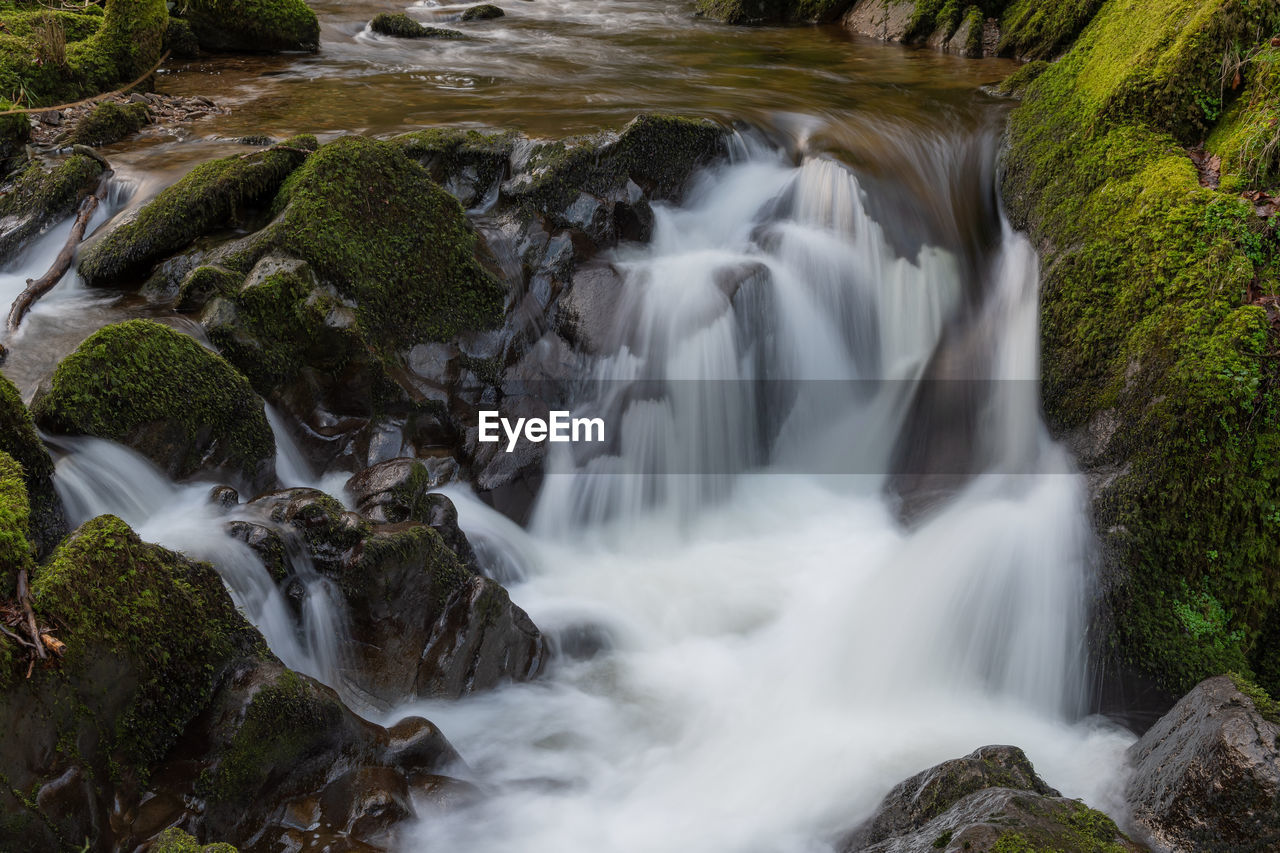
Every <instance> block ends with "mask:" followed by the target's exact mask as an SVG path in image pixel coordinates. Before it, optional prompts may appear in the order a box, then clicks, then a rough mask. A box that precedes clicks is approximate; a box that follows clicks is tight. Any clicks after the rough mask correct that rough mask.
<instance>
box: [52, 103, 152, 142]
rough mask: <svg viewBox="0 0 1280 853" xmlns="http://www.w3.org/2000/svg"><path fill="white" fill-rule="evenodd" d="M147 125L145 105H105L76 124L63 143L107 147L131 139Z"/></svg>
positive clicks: (148, 117)
mask: <svg viewBox="0 0 1280 853" xmlns="http://www.w3.org/2000/svg"><path fill="white" fill-rule="evenodd" d="M150 121H151V113H150V111H149V110H148V109H147V107H146V105H145V104H133V103H129V104H117V103H116V102H115V101H104V102H102V103H101V104H98V105H97V106H96V107H94V108H93V110H92V111H90V112H89V113H88V115H86V116H85V117H84V118H82V119H80V121H79V122H77V123H76V126H75V127H74V128H72V129H71V133H70V134H69V135H68V136H67V140H66V141H67V143H68V144H70V145H89V146H97V145H110V144H111V143H113V142H119V141H120V140H121V139H125V138H126V137H129V136H132V135H133V134H135V133H137V132H138V131H139V130H141V129H142V128H144V127H146V126H147V124H148V123H149V122H150Z"/></svg>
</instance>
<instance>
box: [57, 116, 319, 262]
mask: <svg viewBox="0 0 1280 853" xmlns="http://www.w3.org/2000/svg"><path fill="white" fill-rule="evenodd" d="M287 144H288V146H289V148H291V149H294V150H282V149H275V150H268V151H264V152H262V153H259V154H255V155H254V156H251V157H248V158H244V157H240V156H234V157H225V158H223V159H221V160H212V161H210V162H208V163H202V164H200V165H199V166H197V167H196V168H194V169H192V170H191V172H190V173H188V174H187V176H186V177H184V178H183V179H182V180H180V181H178V182H177V183H176V184H174V185H173V186H171V187H169V188H168V189H166V190H164V191H163V192H161V193H160V194H159V195H158V196H156V198H155V199H154V200H152V201H150V202H148V203H147V204H146V205H144V206H143V207H142V208H141V209H140V210H138V211H137V212H136V213H135V214H133V215H132V216H131V217H129V218H128V219H127V220H126V221H124V222H122V223H121V224H119V225H117V226H116V227H114V228H112V229H111V230H110V231H108V232H107V233H106V234H105V235H104V236H103V237H102V238H101V239H99V240H97V241H96V242H94V243H92V244H90V245H89V246H88V247H87V248H86V249H84V250H83V252H82V253H81V255H80V264H79V271H80V275H81V276H83V277H84V280H85V283H86V284H89V285H91V286H92V285H113V284H121V283H126V282H127V281H128V279H130V278H141V277H144V276H145V275H146V273H147V272H148V271H149V269H150V267H151V266H152V265H153V264H155V263H156V262H157V261H159V260H161V259H163V258H164V257H166V256H167V255H170V254H172V253H174V252H177V251H178V250H180V249H183V248H185V247H186V246H187V245H188V244H189V243H191V241H193V240H195V239H196V238H197V237H200V236H202V235H204V234H207V233H209V232H210V231H212V230H214V229H215V228H220V227H226V226H228V225H231V224H233V223H234V222H235V221H236V220H237V217H239V216H241V215H243V214H244V213H245V211H246V210H248V209H252V208H253V207H254V206H255V205H260V204H263V203H265V202H267V201H268V200H270V198H271V197H272V196H274V195H275V192H276V190H277V189H279V187H280V185H281V184H282V183H283V182H284V179H285V178H286V177H288V176H289V174H290V173H291V172H292V171H293V170H294V169H295V168H296V167H297V166H298V165H299V164H300V163H301V162H302V160H303V159H304V157H305V155H304V154H301V153H298V152H299V151H304V150H308V149H312V148H314V147H315V140H314V138H312V137H296V138H294V139H291V140H288V142H287Z"/></svg>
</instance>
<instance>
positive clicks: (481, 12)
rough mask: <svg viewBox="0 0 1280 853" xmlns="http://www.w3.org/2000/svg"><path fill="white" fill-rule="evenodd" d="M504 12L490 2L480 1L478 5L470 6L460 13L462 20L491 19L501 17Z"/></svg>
mask: <svg viewBox="0 0 1280 853" xmlns="http://www.w3.org/2000/svg"><path fill="white" fill-rule="evenodd" d="M505 14H507V13H506V12H504V11H502V10H501V9H499V8H498V7H497V6H495V5H493V4H492V3H481V4H480V5H479V6H472V7H470V8H469V9H467V10H466V11H465V12H463V13H462V20H464V21H492V20H493V19H494V18H501V17H502V16H503V15H505Z"/></svg>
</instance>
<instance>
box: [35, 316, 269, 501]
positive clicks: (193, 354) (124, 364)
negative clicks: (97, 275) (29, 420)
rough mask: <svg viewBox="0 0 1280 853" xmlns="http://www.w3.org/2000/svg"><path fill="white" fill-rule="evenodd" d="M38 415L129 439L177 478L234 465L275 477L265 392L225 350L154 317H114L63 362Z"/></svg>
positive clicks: (53, 425) (65, 429)
mask: <svg viewBox="0 0 1280 853" xmlns="http://www.w3.org/2000/svg"><path fill="white" fill-rule="evenodd" d="M33 414H34V415H35V420H36V423H38V424H39V425H40V426H41V428H43V429H45V430H48V431H49V432H53V433H58V434H61V435H92V436H97V437H99V438H108V439H111V440H112V441H119V442H121V443H123V444H127V445H129V446H130V447H132V448H133V449H134V450H137V451H138V452H139V453H141V454H142V455H144V456H146V457H147V458H148V459H150V460H151V461H152V462H154V463H155V464H156V465H158V466H160V467H161V468H162V469H164V470H165V471H167V472H168V473H169V475H170V476H172V477H178V478H181V477H187V476H190V475H192V474H194V473H196V472H199V471H219V470H221V471H226V472H228V473H232V474H235V475H237V476H239V477H241V478H243V480H244V482H245V483H247V484H248V485H249V486H250V487H251V488H253V489H258V488H261V487H262V486H264V485H266V484H268V483H270V482H272V481H273V480H274V479H275V438H274V437H273V436H272V433H271V427H270V425H269V424H268V423H267V418H266V415H265V414H264V412H263V408H262V401H261V399H259V398H258V396H257V395H256V394H255V393H253V389H252V388H251V387H250V386H249V383H248V382H247V381H246V380H245V378H244V377H243V376H241V375H240V373H239V372H238V371H236V369H235V368H234V367H232V366H231V365H230V364H228V363H227V362H226V361H225V360H223V359H222V358H221V357H220V356H218V355H217V354H215V353H212V352H210V351H209V350H207V349H205V348H204V347H202V346H200V344H198V343H196V342H195V341H194V340H192V339H191V338H189V337H187V336H186V335H182V334H179V333H178V332H175V331H174V330H173V329H171V328H169V327H168V326H165V325H162V324H160V323H156V322H154V321H152V320H129V321H127V322H124V323H117V324H115V325H111V326H106V327H104V328H102V329H100V330H98V331H97V332H95V333H94V334H93V335H91V336H90V337H89V338H88V339H87V340H85V341H84V343H82V344H81V345H80V346H79V347H78V348H77V349H76V351H75V352H73V353H72V354H71V355H69V356H67V357H66V358H65V359H63V360H62V362H61V363H60V364H59V365H58V368H57V370H56V371H55V372H54V374H53V382H52V383H51V385H50V387H49V391H48V393H46V394H45V395H44V396H43V397H41V398H40V399H39V400H38V401H37V403H36V405H35V407H34V411H33Z"/></svg>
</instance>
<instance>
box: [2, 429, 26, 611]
mask: <svg viewBox="0 0 1280 853" xmlns="http://www.w3.org/2000/svg"><path fill="white" fill-rule="evenodd" d="M30 531H31V505H30V504H29V503H28V502H27V484H26V482H25V481H24V480H23V472H22V466H21V465H19V464H18V463H17V462H15V461H14V459H13V457H12V456H10V455H9V454H7V453H5V452H4V451H0V598H8V597H9V596H12V595H13V592H14V589H15V586H14V585H15V583H16V581H17V577H18V572H19V571H21V570H22V569H23V568H27V567H29V566H30V565H31V550H32V549H31V542H30V535H31V534H30Z"/></svg>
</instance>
